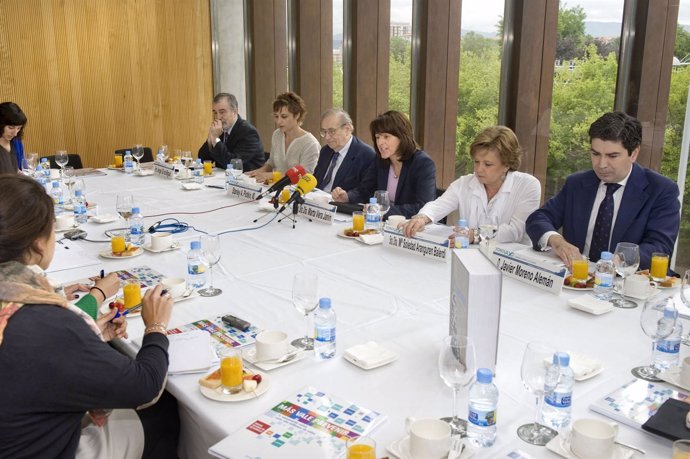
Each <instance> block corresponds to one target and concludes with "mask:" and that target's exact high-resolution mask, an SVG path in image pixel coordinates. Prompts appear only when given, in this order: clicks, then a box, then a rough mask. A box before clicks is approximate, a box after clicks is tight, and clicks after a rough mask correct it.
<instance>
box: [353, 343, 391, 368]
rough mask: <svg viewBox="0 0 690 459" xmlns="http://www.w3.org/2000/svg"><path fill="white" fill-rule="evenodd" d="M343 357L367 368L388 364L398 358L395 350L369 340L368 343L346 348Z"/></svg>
mask: <svg viewBox="0 0 690 459" xmlns="http://www.w3.org/2000/svg"><path fill="white" fill-rule="evenodd" d="M343 357H345V360H347V361H348V362H350V363H354V364H355V365H357V366H358V367H360V368H363V369H365V370H371V369H372V368H376V367H380V366H381V365H386V364H387V363H390V362H393V361H394V360H396V359H397V358H398V356H397V355H396V354H395V352H393V351H390V350H388V349H386V348H385V347H383V346H381V345H380V344H378V343H377V342H375V341H369V342H368V343H366V344H358V345H356V346H352V347H350V348H348V349H345V353H344V354H343Z"/></svg>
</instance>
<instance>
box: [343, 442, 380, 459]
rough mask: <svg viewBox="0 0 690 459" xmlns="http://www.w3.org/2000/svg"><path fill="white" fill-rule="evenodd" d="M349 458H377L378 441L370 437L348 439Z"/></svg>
mask: <svg viewBox="0 0 690 459" xmlns="http://www.w3.org/2000/svg"><path fill="white" fill-rule="evenodd" d="M347 459H376V442H375V441H374V439H373V438H369V437H357V438H355V439H351V440H348V441H347Z"/></svg>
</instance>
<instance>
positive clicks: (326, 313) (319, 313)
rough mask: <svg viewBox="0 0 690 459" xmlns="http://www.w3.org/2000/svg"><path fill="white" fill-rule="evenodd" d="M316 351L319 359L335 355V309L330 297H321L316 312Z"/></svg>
mask: <svg viewBox="0 0 690 459" xmlns="http://www.w3.org/2000/svg"><path fill="white" fill-rule="evenodd" d="M314 353H315V354H316V358H317V359H319V360H326V359H330V358H332V357H334V356H335V311H334V310H333V308H332V307H331V299H330V298H321V299H320V300H319V308H318V309H317V310H316V312H315V313H314Z"/></svg>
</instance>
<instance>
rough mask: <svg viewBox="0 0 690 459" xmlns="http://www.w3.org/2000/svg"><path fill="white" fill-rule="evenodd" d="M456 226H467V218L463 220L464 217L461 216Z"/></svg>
mask: <svg viewBox="0 0 690 459" xmlns="http://www.w3.org/2000/svg"><path fill="white" fill-rule="evenodd" d="M458 226H460V227H462V228H464V227H466V226H467V220H465V219H464V218H461V219H460V220H458Z"/></svg>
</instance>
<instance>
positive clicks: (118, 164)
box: [115, 155, 122, 167]
mask: <svg viewBox="0 0 690 459" xmlns="http://www.w3.org/2000/svg"><path fill="white" fill-rule="evenodd" d="M115 167H122V155H115Z"/></svg>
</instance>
